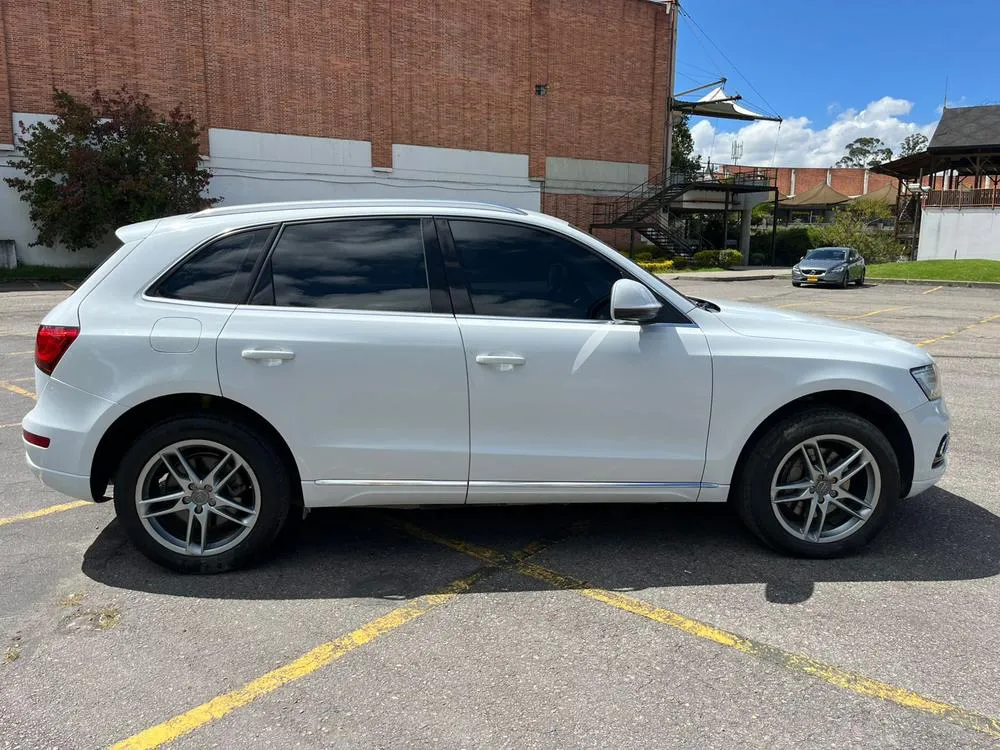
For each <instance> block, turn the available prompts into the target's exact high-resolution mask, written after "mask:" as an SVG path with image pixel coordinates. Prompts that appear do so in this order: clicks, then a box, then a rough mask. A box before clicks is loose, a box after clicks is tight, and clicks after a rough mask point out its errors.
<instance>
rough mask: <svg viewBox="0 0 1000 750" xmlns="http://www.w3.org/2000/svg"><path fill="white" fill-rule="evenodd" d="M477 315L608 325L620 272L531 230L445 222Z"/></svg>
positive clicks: (588, 253)
mask: <svg viewBox="0 0 1000 750" xmlns="http://www.w3.org/2000/svg"><path fill="white" fill-rule="evenodd" d="M449 225H450V226H451V234H452V237H453V238H454V240H455V248H456V250H457V251H458V256H459V259H460V260H461V263H462V268H463V269H464V271H465V278H466V283H467V284H468V288H469V295H470V297H471V301H472V307H473V310H474V312H475V313H476V314H477V315H495V316H501V317H514V318H560V319H563V320H609V319H610V318H611V287H612V286H613V285H614V283H615V282H616V281H618V279H620V278H622V275H623V274H622V271H621V270H620V269H619V268H618V267H617V266H615V265H614V264H613V263H611V262H610V261H608V260H606V259H604V258H602V257H601V256H600V255H598V254H597V253H595V252H591V251H590V250H588V249H587V248H585V247H583V246H581V245H578V244H577V243H575V242H573V241H571V240H569V239H566V238H563V237H560V236H559V235H557V234H553V233H551V232H545V231H542V230H539V229H534V228H532V227H526V226H521V225H517V224H505V223H499V222H489V221H461V220H451V221H449Z"/></svg>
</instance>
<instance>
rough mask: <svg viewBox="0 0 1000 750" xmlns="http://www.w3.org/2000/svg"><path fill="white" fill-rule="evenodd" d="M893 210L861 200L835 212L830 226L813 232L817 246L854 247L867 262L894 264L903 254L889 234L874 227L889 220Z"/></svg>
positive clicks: (880, 204)
mask: <svg viewBox="0 0 1000 750" xmlns="http://www.w3.org/2000/svg"><path fill="white" fill-rule="evenodd" d="M892 216H893V212H892V208H891V207H890V206H888V205H886V204H885V203H881V202H880V201H873V200H867V199H860V200H856V201H851V202H850V203H847V204H846V205H844V206H842V207H841V208H838V209H837V213H836V216H835V217H834V220H833V223H832V224H829V225H827V226H824V227H816V228H814V229H813V233H812V235H811V238H812V239H813V240H814V241H815V242H816V246H817V247H818V246H820V245H831V246H834V247H853V248H854V249H855V250H857V251H858V252H859V253H861V255H862V256H863V257H864V259H865V261H867V262H868V263H893V262H895V261H897V260H899V258H900V256H902V255H903V254H904V250H903V246H902V245H900V244H899V243H898V242H896V241H895V240H894V239H893V236H892V232H888V231H885V230H883V229H879V228H877V227H876V226H875V225H876V224H878V223H880V222H883V221H888V220H891V219H892Z"/></svg>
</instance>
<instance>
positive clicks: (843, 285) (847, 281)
mask: <svg viewBox="0 0 1000 750" xmlns="http://www.w3.org/2000/svg"><path fill="white" fill-rule="evenodd" d="M850 283H851V272H850V271H844V278H843V280H842V281H841V282H840V288H841V289H847V287H848V285H850Z"/></svg>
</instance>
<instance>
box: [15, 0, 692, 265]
mask: <svg viewBox="0 0 1000 750" xmlns="http://www.w3.org/2000/svg"><path fill="white" fill-rule="evenodd" d="M676 19H677V15H676V13H674V12H672V7H671V4H670V3H669V2H667V3H656V2H650V1H649V0H448V2H441V1H440V0H437V1H434V2H431V1H430V0H427V1H422V2H400V1H399V0H396V1H395V2H393V0H368V2H358V1H357V0H287V1H286V2H281V3H277V2H267V0H214V1H213V0H171V2H162V1H160V0H93V1H92V2H87V3H81V2H56V3H53V2H48V1H46V0H0V23H2V28H0V172H4V173H5V174H4V175H2V176H6V173H7V172H8V171H9V169H8V168H7V167H6V166H5V164H6V158H5V156H8V155H10V154H11V153H12V151H13V144H14V139H15V136H16V124H17V122H18V121H19V120H20V121H26V122H29V123H30V122H32V121H37V120H38V119H41V118H42V117H44V116H45V115H47V114H48V113H49V112H51V109H52V105H51V95H52V89H53V87H58V88H62V89H66V90H68V91H70V92H71V93H73V94H80V95H83V94H86V93H88V92H90V91H92V90H94V89H96V88H100V89H111V88H116V87H118V86H121V85H122V84H127V85H128V86H129V87H130V88H132V89H134V90H136V91H140V92H144V93H148V94H149V95H150V96H151V97H152V100H153V102H154V104H155V105H156V106H158V107H159V108H162V109H167V108H170V107H173V106H174V105H176V104H177V103H181V104H182V105H183V106H184V107H185V108H186V109H187V110H189V111H190V112H191V113H192V114H193V115H194V116H195V118H196V119H197V120H198V122H199V124H200V125H201V126H202V127H204V128H205V131H206V136H205V138H204V148H205V153H206V156H207V157H208V159H209V161H208V163H209V165H210V166H211V168H212V169H213V171H214V172H215V173H216V178H215V180H214V181H213V187H212V191H213V193H216V194H218V195H222V196H223V198H224V200H225V202H228V203H242V202H248V201H253V200H274V199H280V198H294V199H299V198H333V197H376V196H378V197H385V196H389V195H391V196H399V197H402V196H406V197H414V198H417V197H470V198H475V199H488V200H494V201H496V202H501V203H508V204H512V205H518V206H523V207H527V208H536V209H541V210H544V211H547V212H550V213H554V214H556V215H559V216H562V217H564V218H566V219H568V220H570V221H572V222H573V223H575V224H578V225H580V226H584V227H585V226H586V225H587V223H588V222H589V219H590V206H591V204H592V203H593V202H594V200H596V199H598V198H599V197H601V196H605V197H606V196H608V195H616V194H620V193H621V192H624V191H625V190H628V189H629V188H630V187H632V186H634V185H636V184H638V183H641V182H643V181H645V179H646V178H647V177H648V175H649V174H650V170H652V171H653V172H658V171H659V170H660V167H661V165H662V162H663V148H664V141H665V138H664V123H665V120H666V117H665V107H666V97H667V90H668V88H667V87H668V86H669V85H670V82H671V81H672V77H673V70H672V65H673V63H672V59H671V54H672V49H673V45H672V39H673V35H674V34H675V23H676ZM4 149H5V150H4ZM0 193H3V194H0V226H4V225H6V226H7V227H8V231H6V232H4V231H2V230H0V235H4V236H5V237H6V236H9V235H14V239H15V241H16V243H17V246H18V252H19V253H21V252H22V251H23V253H24V256H25V260H24V261H22V262H29V261H32V260H34V261H37V260H39V259H40V256H38V254H37V253H35V254H34V255H33V251H35V250H37V249H31V248H28V247H27V243H26V241H25V240H30V239H31V238H32V237H31V236H30V235H31V231H30V226H28V227H25V226H22V225H23V224H24V222H25V221H26V212H25V211H24V206H23V204H19V202H18V201H17V198H16V195H11V194H8V189H7V188H6V187H5V186H0ZM15 225H16V227H17V229H16V230H15V229H11V228H10V227H12V226H15ZM35 256H37V257H35Z"/></svg>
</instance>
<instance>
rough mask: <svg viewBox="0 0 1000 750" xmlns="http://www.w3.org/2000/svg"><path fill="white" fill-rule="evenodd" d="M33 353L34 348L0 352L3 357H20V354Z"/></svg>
mask: <svg viewBox="0 0 1000 750" xmlns="http://www.w3.org/2000/svg"><path fill="white" fill-rule="evenodd" d="M34 353H35V350H34V349H31V350H30V351H25V352H2V353H0V355H2V356H4V357H20V356H21V355H22V354H34Z"/></svg>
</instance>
